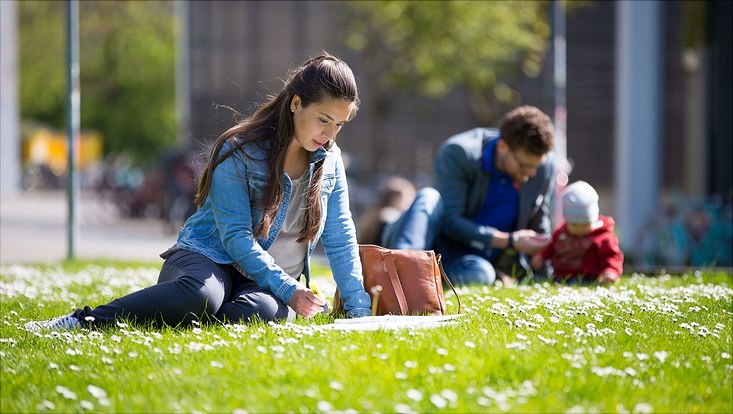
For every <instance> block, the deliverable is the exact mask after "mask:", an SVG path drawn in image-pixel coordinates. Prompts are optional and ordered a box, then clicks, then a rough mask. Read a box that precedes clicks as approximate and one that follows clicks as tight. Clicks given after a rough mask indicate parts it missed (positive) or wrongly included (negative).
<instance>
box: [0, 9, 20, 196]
mask: <svg viewBox="0 0 733 414" xmlns="http://www.w3.org/2000/svg"><path fill="white" fill-rule="evenodd" d="M18 61H19V59H18V4H17V2H15V1H0V196H2V197H7V196H12V195H14V194H15V193H17V192H18V190H19V189H20V177H21V171H20V105H19V103H18V82H19V81H20V79H19V78H18Z"/></svg>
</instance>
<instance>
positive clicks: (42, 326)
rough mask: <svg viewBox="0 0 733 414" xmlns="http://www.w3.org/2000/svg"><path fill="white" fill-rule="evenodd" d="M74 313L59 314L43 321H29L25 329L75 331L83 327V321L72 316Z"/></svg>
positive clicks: (34, 330) (32, 330) (35, 330)
mask: <svg viewBox="0 0 733 414" xmlns="http://www.w3.org/2000/svg"><path fill="white" fill-rule="evenodd" d="M72 315H73V313H70V314H68V315H64V316H59V317H56V318H53V319H49V320H47V321H41V322H36V321H32V322H28V323H26V324H25V329H26V330H27V331H31V332H40V331H73V330H77V329H81V327H82V326H81V322H79V320H78V319H76V318H75V317H73V316H72Z"/></svg>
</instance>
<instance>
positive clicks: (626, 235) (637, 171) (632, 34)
mask: <svg viewBox="0 0 733 414" xmlns="http://www.w3.org/2000/svg"><path fill="white" fill-rule="evenodd" d="M616 10H617V13H616V16H617V19H618V20H617V24H616V111H615V113H616V116H615V124H616V125H615V126H616V129H615V133H616V164H615V168H616V170H615V179H616V182H615V185H616V194H617V199H616V203H617V208H616V213H615V219H616V222H617V231H618V234H619V238H620V242H621V246H622V248H625V249H631V248H632V247H634V246H635V242H636V240H637V237H638V236H639V235H640V234H639V232H640V231H641V230H642V229H643V228H644V226H645V225H646V224H647V223H648V222H649V220H651V219H652V218H653V217H654V216H656V215H658V214H659V197H660V195H659V192H660V158H661V151H660V139H661V118H662V117H661V115H662V102H661V85H662V76H663V71H662V66H661V62H662V56H661V54H662V36H661V27H662V4H661V2H659V1H629V0H623V1H619V2H617V3H616ZM599 127H600V126H599Z"/></svg>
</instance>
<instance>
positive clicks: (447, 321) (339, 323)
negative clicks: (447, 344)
mask: <svg viewBox="0 0 733 414" xmlns="http://www.w3.org/2000/svg"><path fill="white" fill-rule="evenodd" d="M464 315H465V314H458V315H443V316H396V315H383V316H367V317H363V318H353V319H335V320H334V323H332V324H328V325H320V326H319V328H324V329H332V330H338V331H376V330H380V329H385V330H400V329H432V328H441V327H445V326H453V325H457V324H458V323H457V322H456V321H455V320H456V319H458V318H460V317H463V316H464Z"/></svg>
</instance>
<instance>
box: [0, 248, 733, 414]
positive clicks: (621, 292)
mask: <svg viewBox="0 0 733 414" xmlns="http://www.w3.org/2000/svg"><path fill="white" fill-rule="evenodd" d="M159 267H160V266H159V264H149V265H147V264H135V265H134V266H128V265H126V264H124V263H104V262H93V263H83V262H80V263H76V264H74V265H73V266H69V265H68V264H67V265H66V266H62V265H59V266H17V265H16V266H13V265H3V266H0V301H1V304H0V309H1V310H2V313H1V315H0V357H1V358H2V372H1V373H0V391H1V392H2V398H1V399H0V411H1V412H81V411H88V412H194V411H201V412H334V411H340V412H345V411H356V412H440V411H445V412H503V411H507V412H537V411H543V412H731V411H733V397H732V396H731V391H730V390H731V387H732V386H733V380H732V376H733V359H731V355H732V354H733V350H732V349H731V347H732V342H731V339H732V338H731V337H732V335H733V334H732V329H733V289H732V287H733V277H732V276H731V275H729V274H706V273H697V274H688V275H682V276H669V275H664V276H656V277H644V276H642V275H634V276H630V277H624V278H623V279H622V282H621V283H620V284H618V285H615V286H610V287H596V286H590V287H568V286H555V285H551V284H537V285H530V286H525V285H519V286H515V287H504V288H499V287H471V288H460V289H459V294H460V295H461V300H462V302H463V303H464V307H465V313H466V314H467V316H466V317H464V318H462V319H461V322H460V323H459V324H458V325H457V326H449V327H445V328H440V329H434V330H405V331H376V332H335V331H329V330H326V329H323V328H321V327H320V325H322V324H327V323H330V322H332V318H330V317H328V316H319V317H318V318H316V319H313V320H303V319H298V320H296V321H295V322H294V323H291V324H287V325H281V324H268V323H255V324H251V325H201V326H191V327H186V328H164V329H151V328H149V327H145V326H142V327H141V326H134V325H129V324H125V323H120V324H119V326H116V327H114V328H111V329H105V330H102V331H98V332H89V331H78V332H62V333H59V332H51V333H47V332H44V333H41V334H33V333H30V332H26V331H25V330H24V329H23V328H22V327H23V324H24V323H25V322H26V321H27V320H35V319H45V318H49V317H52V316H57V315H60V314H63V313H68V312H70V311H71V310H73V309H74V308H75V307H78V306H83V305H91V306H95V305H98V304H101V303H105V302H106V301H109V300H111V299H113V298H115V297H117V296H120V295H124V294H125V293H128V292H131V291H134V290H137V289H140V288H142V287H145V286H148V285H150V284H152V283H155V280H156V279H157V274H158V270H159ZM316 273H317V274H319V275H321V276H318V277H317V279H318V281H319V284H320V285H321V287H322V288H323V290H324V291H325V292H326V293H327V294H331V293H332V289H333V285H332V282H329V279H328V277H326V276H325V275H326V274H327V270H326V269H324V268H321V267H317V268H316ZM446 299H447V302H448V304H449V309H450V311H451V312H455V310H456V308H457V302H456V301H455V299H454V298H452V297H451V295H449V294H446Z"/></svg>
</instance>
